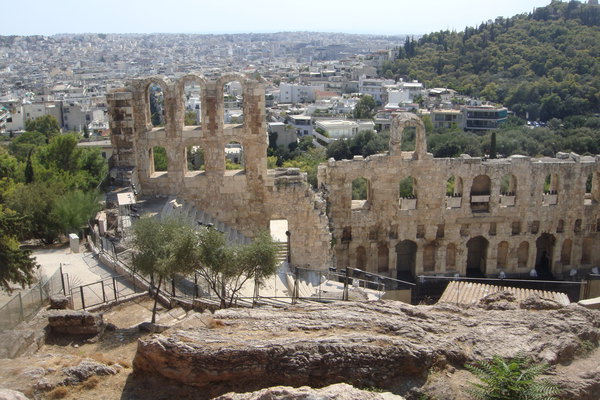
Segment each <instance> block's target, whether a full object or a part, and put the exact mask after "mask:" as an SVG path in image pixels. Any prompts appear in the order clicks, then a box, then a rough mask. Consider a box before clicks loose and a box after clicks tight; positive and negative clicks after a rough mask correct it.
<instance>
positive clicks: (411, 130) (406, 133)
mask: <svg viewBox="0 0 600 400" xmlns="http://www.w3.org/2000/svg"><path fill="white" fill-rule="evenodd" d="M400 140H401V142H400V150H402V151H415V143H416V141H417V128H416V127H414V126H407V127H405V128H404V129H403V130H402V138H401V139H400Z"/></svg>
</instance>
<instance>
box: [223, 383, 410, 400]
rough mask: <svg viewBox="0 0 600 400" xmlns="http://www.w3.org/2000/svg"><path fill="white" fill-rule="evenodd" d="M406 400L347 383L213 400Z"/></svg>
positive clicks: (274, 390) (274, 388) (286, 387)
mask: <svg viewBox="0 0 600 400" xmlns="http://www.w3.org/2000/svg"><path fill="white" fill-rule="evenodd" d="M266 399H269V400H307V399H315V400H316V399H319V400H404V397H401V396H397V395H395V394H392V393H376V392H369V391H366V390H361V389H357V388H355V387H352V386H350V385H348V384H345V383H338V384H335V385H330V386H326V387H324V388H321V389H313V388H311V387H308V386H302V387H299V388H293V387H289V386H277V387H272V388H268V389H262V390H258V391H256V392H252V393H227V394H224V395H223V396H219V397H217V398H215V399H213V400H266Z"/></svg>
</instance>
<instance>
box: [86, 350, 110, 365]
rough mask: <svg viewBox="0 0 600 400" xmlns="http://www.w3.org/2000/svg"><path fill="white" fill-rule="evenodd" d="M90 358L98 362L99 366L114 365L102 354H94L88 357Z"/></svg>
mask: <svg viewBox="0 0 600 400" xmlns="http://www.w3.org/2000/svg"><path fill="white" fill-rule="evenodd" d="M90 358H91V359H92V360H94V361H96V362H99V363H100V364H106V365H113V364H114V363H115V362H114V361H113V360H111V359H109V358H107V357H106V356H105V355H104V354H102V353H94V354H92V355H91V356H90Z"/></svg>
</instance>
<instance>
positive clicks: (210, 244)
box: [197, 228, 277, 307]
mask: <svg viewBox="0 0 600 400" xmlns="http://www.w3.org/2000/svg"><path fill="white" fill-rule="evenodd" d="M199 238H200V240H199V245H198V250H197V257H198V261H199V263H200V268H199V269H198V273H199V274H200V275H202V277H203V278H204V279H205V280H206V281H207V282H208V284H209V286H210V288H211V290H212V291H213V292H214V293H215V295H216V296H217V297H218V298H219V300H220V301H221V306H222V307H231V306H232V305H233V304H234V301H235V299H236V297H237V294H238V293H239V291H240V289H241V288H242V286H243V285H244V284H245V283H246V282H248V281H251V280H254V281H255V284H256V285H260V284H262V283H263V281H264V279H265V278H267V277H269V276H271V275H273V274H274V273H275V272H276V270H277V256H276V255H277V247H276V245H275V243H274V242H273V239H272V238H271V235H270V234H269V233H268V232H265V231H262V232H260V233H259V234H258V235H256V237H255V238H254V241H253V242H252V243H250V244H248V245H245V246H239V247H230V246H228V245H227V242H226V238H225V235H224V234H223V233H221V232H218V231H217V230H215V229H212V228H208V229H204V230H202V231H200V232H199Z"/></svg>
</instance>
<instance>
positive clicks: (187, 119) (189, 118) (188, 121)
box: [183, 111, 197, 126]
mask: <svg viewBox="0 0 600 400" xmlns="http://www.w3.org/2000/svg"><path fill="white" fill-rule="evenodd" d="M183 124H184V125H185V126H190V125H197V123H196V113H195V112H194V111H186V112H185V115H184V120H183Z"/></svg>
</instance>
